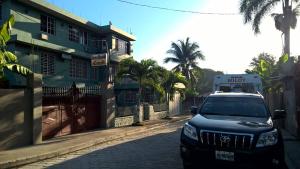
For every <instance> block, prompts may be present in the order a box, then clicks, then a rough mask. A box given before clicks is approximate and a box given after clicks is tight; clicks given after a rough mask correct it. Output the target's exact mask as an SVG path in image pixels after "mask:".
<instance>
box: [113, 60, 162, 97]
mask: <svg viewBox="0 0 300 169" xmlns="http://www.w3.org/2000/svg"><path fill="white" fill-rule="evenodd" d="M160 70H161V69H160V67H159V65H158V64H157V62H156V61H154V60H152V59H146V60H141V62H137V61H135V60H134V59H133V58H128V59H124V60H123V61H121V63H120V70H119V72H118V77H119V78H120V77H122V76H124V75H126V76H128V77H129V78H131V79H133V80H135V81H137V82H138V84H139V102H140V101H141V100H140V99H141V95H142V90H143V89H144V88H145V87H146V86H150V87H152V88H154V89H155V90H156V91H157V92H158V93H160V94H161V95H163V94H164V90H163V88H162V87H161V86H160V84H159V83H157V82H158V79H159V76H160Z"/></svg>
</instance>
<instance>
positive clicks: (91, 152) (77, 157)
mask: <svg viewBox="0 0 300 169" xmlns="http://www.w3.org/2000/svg"><path fill="white" fill-rule="evenodd" d="M183 123H184V121H180V122H175V123H171V124H169V125H167V126H164V127H162V128H158V129H155V130H151V131H148V132H145V133H143V134H140V135H132V136H126V137H124V138H122V139H118V140H114V141H111V142H108V143H105V144H101V145H98V146H94V147H90V148H88V149H84V150H80V151H77V152H74V153H71V154H67V155H64V156H60V157H57V158H53V159H48V160H45V161H41V162H37V163H33V164H30V165H27V166H23V167H21V168H22V169H32V168H50V169H57V168H67V169H68V168H70V169H71V168H72V169H73V168H75V169H76V168H78V169H79V168H80V169H84V168H91V169H96V168H99V169H139V168H143V169H167V168H172V169H182V162H181V158H180V154H179V142H180V140H179V138H180V129H181V127H182V125H183Z"/></svg>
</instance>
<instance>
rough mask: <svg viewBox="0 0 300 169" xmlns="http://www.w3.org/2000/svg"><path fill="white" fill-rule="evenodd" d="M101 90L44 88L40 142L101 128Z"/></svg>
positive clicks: (95, 88)
mask: <svg viewBox="0 0 300 169" xmlns="http://www.w3.org/2000/svg"><path fill="white" fill-rule="evenodd" d="M102 93H103V90H102V87H100V86H96V87H85V88H77V87H76V85H75V84H73V85H72V86H71V87H70V88H66V87H64V88H57V87H43V119H42V122H43V125H42V133H43V139H49V138H52V137H55V136H62V135H67V134H73V133H79V132H83V131H87V130H92V129H96V128H99V127H100V121H101V116H100V115H101V94H102Z"/></svg>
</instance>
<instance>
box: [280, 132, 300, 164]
mask: <svg viewBox="0 0 300 169" xmlns="http://www.w3.org/2000/svg"><path fill="white" fill-rule="evenodd" d="M282 135H283V141H284V149H285V161H286V164H287V166H288V168H289V169H300V139H299V138H298V139H297V138H296V137H294V136H292V135H291V134H290V133H288V132H287V131H286V130H282Z"/></svg>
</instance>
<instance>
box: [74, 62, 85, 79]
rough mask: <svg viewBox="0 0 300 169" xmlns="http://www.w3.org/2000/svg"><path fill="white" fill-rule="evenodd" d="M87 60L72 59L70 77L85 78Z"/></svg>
mask: <svg viewBox="0 0 300 169" xmlns="http://www.w3.org/2000/svg"><path fill="white" fill-rule="evenodd" d="M87 63H88V62H87V61H85V60H82V59H72V60H71V62H70V77H73V78H82V79H86V78H87V67H88V66H87V65H88V64H87Z"/></svg>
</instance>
